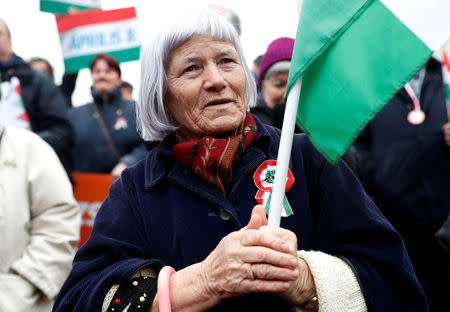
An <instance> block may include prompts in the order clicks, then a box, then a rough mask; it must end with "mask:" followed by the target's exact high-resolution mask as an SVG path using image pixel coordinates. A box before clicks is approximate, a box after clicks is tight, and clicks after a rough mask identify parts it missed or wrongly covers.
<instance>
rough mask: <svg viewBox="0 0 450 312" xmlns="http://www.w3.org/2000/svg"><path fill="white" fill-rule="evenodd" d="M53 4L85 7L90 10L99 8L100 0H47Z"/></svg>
mask: <svg viewBox="0 0 450 312" xmlns="http://www.w3.org/2000/svg"><path fill="white" fill-rule="evenodd" d="M47 1H51V2H62V3H67V4H73V5H79V6H85V7H90V8H99V7H100V0H47Z"/></svg>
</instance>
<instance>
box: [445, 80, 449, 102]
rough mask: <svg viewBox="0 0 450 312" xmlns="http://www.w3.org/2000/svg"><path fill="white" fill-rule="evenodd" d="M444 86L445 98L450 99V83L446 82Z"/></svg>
mask: <svg viewBox="0 0 450 312" xmlns="http://www.w3.org/2000/svg"><path fill="white" fill-rule="evenodd" d="M444 88H445V98H446V99H447V100H450V85H448V84H445V85H444Z"/></svg>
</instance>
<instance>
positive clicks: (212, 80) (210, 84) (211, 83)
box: [204, 65, 227, 91]
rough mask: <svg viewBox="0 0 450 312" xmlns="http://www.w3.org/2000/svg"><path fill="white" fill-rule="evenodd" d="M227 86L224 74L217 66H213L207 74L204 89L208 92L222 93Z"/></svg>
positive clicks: (208, 69)
mask: <svg viewBox="0 0 450 312" xmlns="http://www.w3.org/2000/svg"><path fill="white" fill-rule="evenodd" d="M226 85H227V82H226V80H225V78H224V76H223V73H222V72H221V71H220V69H219V68H218V67H217V66H214V65H211V66H210V67H209V68H207V70H206V72H205V80H204V87H205V89H207V90H214V91H221V90H222V89H224V88H225V87H226Z"/></svg>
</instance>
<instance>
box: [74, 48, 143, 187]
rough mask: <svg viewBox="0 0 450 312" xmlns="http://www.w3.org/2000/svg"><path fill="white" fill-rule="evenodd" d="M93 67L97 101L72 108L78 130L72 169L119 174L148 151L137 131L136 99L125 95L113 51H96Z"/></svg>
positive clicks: (94, 95)
mask: <svg viewBox="0 0 450 312" xmlns="http://www.w3.org/2000/svg"><path fill="white" fill-rule="evenodd" d="M90 69H91V76H92V89H91V91H92V98H93V99H94V101H93V102H92V103H89V104H86V105H82V106H78V107H75V108H73V109H72V110H70V111H69V120H70V123H71V125H72V128H73V129H74V132H75V144H74V147H73V151H72V158H73V171H78V172H95V173H111V175H112V176H113V177H114V178H118V177H119V176H120V174H121V172H122V170H124V169H125V168H127V167H128V166H130V165H133V164H134V163H136V162H137V161H139V160H141V159H142V158H144V157H145V155H146V153H147V151H146V149H145V146H144V143H143V141H142V140H141V139H140V138H139V134H138V133H137V131H136V117H135V108H134V102H132V101H127V100H125V99H123V98H122V93H121V88H120V84H121V82H122V81H121V79H120V77H121V71H120V67H119V63H118V62H117V61H116V59H114V58H113V57H112V56H110V55H107V54H97V55H96V56H95V57H94V58H93V59H92V61H91V64H90Z"/></svg>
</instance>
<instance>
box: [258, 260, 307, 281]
mask: <svg viewBox="0 0 450 312" xmlns="http://www.w3.org/2000/svg"><path fill="white" fill-rule="evenodd" d="M251 271H252V274H253V279H259V280H277V281H294V280H296V279H297V277H298V276H299V274H300V273H299V272H298V270H297V269H294V270H293V269H287V268H280V267H277V266H273V265H269V264H264V263H256V264H252V265H251Z"/></svg>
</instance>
